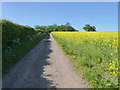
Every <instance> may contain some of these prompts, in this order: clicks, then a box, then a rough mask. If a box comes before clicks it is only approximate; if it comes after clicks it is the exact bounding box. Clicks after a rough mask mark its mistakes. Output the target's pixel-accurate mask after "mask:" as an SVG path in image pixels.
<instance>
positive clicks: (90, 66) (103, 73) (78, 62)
mask: <svg viewBox="0 0 120 90" xmlns="http://www.w3.org/2000/svg"><path fill="white" fill-rule="evenodd" d="M53 37H54V38H55V40H56V41H57V42H58V44H59V45H60V46H61V47H62V48H63V50H64V52H65V53H66V55H68V56H69V57H70V58H71V60H72V62H73V63H74V65H75V67H76V69H77V71H78V72H79V73H80V74H81V75H82V76H83V78H84V79H85V80H86V81H87V82H88V84H89V88H118V82H117V80H116V78H114V77H112V78H108V76H110V74H109V73H107V72H108V69H106V68H105V67H104V65H102V63H104V62H105V61H104V60H106V59H108V60H109V59H110V58H111V59H112V58H113V57H109V53H110V52H112V49H111V48H109V47H107V46H106V48H104V49H103V48H102V47H99V46H97V45H94V44H93V45H91V44H89V43H83V44H80V45H79V46H78V45H75V44H72V43H71V42H69V41H66V40H64V39H62V38H60V37H57V35H54V34H53ZM114 57H116V55H115V56H114ZM98 58H99V60H98ZM113 90H114V89H113Z"/></svg>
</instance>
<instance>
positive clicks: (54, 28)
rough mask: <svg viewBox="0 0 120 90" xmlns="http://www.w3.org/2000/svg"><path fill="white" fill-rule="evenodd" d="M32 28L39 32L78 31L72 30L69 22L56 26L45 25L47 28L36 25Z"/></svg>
mask: <svg viewBox="0 0 120 90" xmlns="http://www.w3.org/2000/svg"><path fill="white" fill-rule="evenodd" d="M34 28H35V29H36V30H38V31H40V32H53V31H78V30H76V29H75V28H73V27H72V26H71V25H70V23H69V22H67V23H66V24H65V25H57V24H53V25H47V26H40V25H36V26H35V27H34Z"/></svg>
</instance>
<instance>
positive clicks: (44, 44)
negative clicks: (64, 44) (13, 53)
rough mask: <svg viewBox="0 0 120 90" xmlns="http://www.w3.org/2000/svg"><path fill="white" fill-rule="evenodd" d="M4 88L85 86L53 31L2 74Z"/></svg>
mask: <svg viewBox="0 0 120 90" xmlns="http://www.w3.org/2000/svg"><path fill="white" fill-rule="evenodd" d="M3 88H87V84H86V82H85V80H83V79H82V78H80V75H78V74H77V73H76V72H75V70H74V68H73V66H72V64H71V62H70V60H69V59H68V57H67V56H66V55H65V54H64V52H63V51H62V49H61V48H60V47H59V46H58V44H57V43H56V41H55V40H54V38H53V37H52V35H51V34H50V35H48V36H47V37H46V38H45V39H43V40H42V41H41V42H40V43H39V44H38V45H36V46H35V47H34V48H33V49H32V50H30V52H28V53H27V54H26V55H25V56H24V57H23V58H22V59H21V60H20V61H19V62H18V63H17V64H16V65H14V66H13V67H12V68H11V69H10V70H9V72H7V73H4V74H3Z"/></svg>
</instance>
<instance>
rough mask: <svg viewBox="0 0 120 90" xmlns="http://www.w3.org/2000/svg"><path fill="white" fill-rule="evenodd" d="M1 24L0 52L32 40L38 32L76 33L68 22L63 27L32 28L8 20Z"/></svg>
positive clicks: (37, 26) (2, 21) (0, 21)
mask: <svg viewBox="0 0 120 90" xmlns="http://www.w3.org/2000/svg"><path fill="white" fill-rule="evenodd" d="M0 23H2V41H3V42H2V46H3V47H2V50H3V52H4V51H5V50H9V49H10V48H11V47H12V45H15V44H21V43H22V42H25V41H26V40H29V39H32V38H34V36H35V35H36V34H37V33H38V32H42V33H44V32H52V31H78V30H76V29H74V28H73V27H72V26H71V25H70V23H69V22H67V23H66V24H65V25H57V24H54V25H47V26H39V25H36V26H35V27H34V28H32V27H30V26H27V25H26V26H24V25H19V24H16V23H13V22H11V21H9V20H5V19H3V20H0Z"/></svg>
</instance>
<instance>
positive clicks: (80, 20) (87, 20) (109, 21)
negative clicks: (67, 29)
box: [2, 2, 118, 31]
mask: <svg viewBox="0 0 120 90" xmlns="http://www.w3.org/2000/svg"><path fill="white" fill-rule="evenodd" d="M2 19H7V20H10V21H12V22H14V23H17V24H21V25H29V26H31V27H34V26H35V25H53V24H58V25H63V24H66V22H69V23H71V26H73V27H74V28H75V29H77V30H79V31H84V30H83V29H82V28H83V27H84V26H85V24H90V25H94V26H96V28H97V29H96V30H97V31H117V30H118V3H117V2H2Z"/></svg>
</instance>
